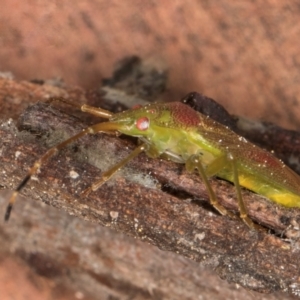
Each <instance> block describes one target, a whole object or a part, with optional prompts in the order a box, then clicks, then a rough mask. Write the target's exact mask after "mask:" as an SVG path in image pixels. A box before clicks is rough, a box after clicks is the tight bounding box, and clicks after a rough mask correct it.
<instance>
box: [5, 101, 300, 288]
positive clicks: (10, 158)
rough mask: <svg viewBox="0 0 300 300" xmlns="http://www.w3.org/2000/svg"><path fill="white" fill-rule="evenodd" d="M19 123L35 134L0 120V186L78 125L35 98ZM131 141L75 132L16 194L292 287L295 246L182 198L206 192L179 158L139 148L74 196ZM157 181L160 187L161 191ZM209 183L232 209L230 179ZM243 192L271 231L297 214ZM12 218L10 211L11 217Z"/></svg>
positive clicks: (227, 274)
mask: <svg viewBox="0 0 300 300" xmlns="http://www.w3.org/2000/svg"><path fill="white" fill-rule="evenodd" d="M19 126H21V127H23V126H25V127H26V128H27V130H30V131H32V132H34V133H35V134H37V133H40V134H41V138H40V137H39V136H34V135H29V134H28V133H17V134H16V132H15V131H14V129H13V128H10V126H9V125H8V124H6V125H3V126H2V127H1V132H0V134H1V137H2V138H1V146H0V149H1V151H2V156H1V162H0V163H1V166H2V173H1V174H5V175H4V176H3V175H1V177H0V179H1V184H2V185H4V186H6V187H10V186H11V184H12V183H13V185H14V186H15V184H16V183H17V182H19V181H20V179H21V178H22V177H23V176H24V174H25V173H24V171H25V170H26V169H27V168H28V167H29V166H30V164H32V162H33V161H34V160H35V159H36V158H37V157H39V156H40V155H41V154H42V153H43V152H44V151H45V150H46V149H47V148H49V146H50V144H53V143H54V141H55V143H57V142H58V141H59V140H61V139H63V138H65V137H66V136H69V135H71V134H74V133H75V132H78V131H79V130H80V128H82V127H83V126H84V125H83V124H81V123H80V122H79V121H78V120H77V119H75V118H72V117H70V116H68V115H65V114H64V113H62V112H60V111H58V110H57V109H56V108H53V107H51V106H49V105H48V104H44V103H39V104H36V105H34V106H31V107H30V108H29V109H28V110H26V111H25V112H24V114H23V115H22V117H21V118H20V121H19ZM133 147H134V145H133V144H132V143H130V142H128V141H124V140H120V139H119V138H116V137H112V136H108V135H97V136H91V137H86V138H83V139H82V140H81V141H78V143H76V146H73V147H70V148H69V149H67V150H65V151H62V153H61V154H59V155H57V156H56V157H55V158H53V159H51V160H50V162H49V163H48V164H47V165H45V166H44V167H43V168H42V169H41V172H40V173H39V174H38V179H36V180H32V181H31V182H30V184H28V187H27V188H26V189H25V191H24V195H25V196H27V197H30V198H34V199H38V200H42V201H43V202H46V203H48V204H50V205H52V206H55V207H57V208H63V209H64V210H66V211H67V212H68V213H70V214H72V215H76V216H78V217H83V218H84V219H86V220H88V221H92V222H98V223H100V224H101V225H105V226H109V227H113V228H115V229H116V230H118V231H122V232H125V233H127V234H129V235H131V236H134V237H136V238H141V239H143V240H145V241H147V242H149V243H151V244H153V245H155V246H158V247H159V248H161V249H164V250H169V251H173V252H176V253H179V254H181V255H184V256H186V257H188V258H191V259H194V260H196V261H200V262H205V264H206V265H209V266H211V267H213V268H214V269H215V270H216V271H217V272H218V274H220V275H221V276H222V278H224V279H227V280H228V281H231V282H236V283H239V284H241V285H243V286H245V287H247V288H250V289H253V290H257V291H261V292H267V291H268V292H270V291H276V290H280V289H283V290H288V291H290V292H292V293H295V290H296V289H297V287H298V285H297V284H298V282H297V280H295V278H297V277H300V274H299V271H298V268H297V261H298V258H297V257H298V256H299V253H297V251H296V252H295V251H294V250H295V249H294V245H293V244H289V243H288V242H287V241H284V240H282V239H280V238H279V237H275V236H274V235H271V234H265V233H260V232H253V231H250V230H249V229H248V228H247V227H246V226H245V225H244V224H243V223H242V222H241V221H240V220H239V219H237V220H231V219H229V218H227V217H223V216H219V215H218V214H217V213H216V212H214V211H212V210H211V208H210V207H209V208H207V207H206V206H205V208H204V207H203V205H202V204H203V202H202V201H199V202H198V201H197V203H196V202H191V201H186V200H184V199H186V198H191V197H197V198H198V199H199V200H203V199H204V200H206V201H207V193H206V191H205V188H204V186H203V184H202V183H201V181H200V179H199V177H198V176H197V175H190V174H187V173H186V172H185V170H184V169H183V167H182V166H180V165H177V164H174V163H170V162H166V161H160V160H157V159H156V160H153V159H148V158H146V156H145V155H141V156H140V157H139V158H138V159H136V160H135V161H134V162H132V163H131V164H130V165H129V166H128V168H126V170H125V171H123V172H122V173H121V174H120V175H119V176H116V178H115V179H113V180H111V181H110V182H109V183H107V184H105V185H104V186H103V187H102V188H101V189H99V190H98V191H97V192H95V193H91V194H90V195H89V197H88V198H83V197H81V195H80V193H81V191H82V190H83V189H84V188H86V187H88V186H89V185H90V184H91V183H92V182H93V180H94V179H96V178H98V177H99V175H100V170H99V168H100V169H101V170H103V169H106V168H107V167H108V165H109V164H113V163H114V161H116V160H119V159H120V158H121V157H123V156H124V155H126V154H127V153H129V152H130V150H131V149H133ZM108 162H109V163H108ZM93 164H94V165H96V166H97V167H95V166H93ZM12 166H13V169H12ZM3 171H4V172H3ZM145 179H146V180H145ZM149 185H150V187H149ZM160 185H161V186H165V188H164V189H163V190H161V188H160ZM212 185H213V188H214V189H216V190H217V191H218V192H217V194H218V197H219V198H220V200H221V201H222V203H223V204H224V205H225V206H226V207H228V208H236V203H235V200H234V199H235V195H234V187H233V186H232V185H231V184H229V183H225V182H221V181H219V180H212ZM243 196H244V198H245V199H246V202H247V204H248V205H249V208H250V213H251V216H252V217H253V218H254V219H256V220H258V221H259V222H260V223H262V224H264V225H268V226H270V227H272V228H273V229H275V230H278V231H280V230H283V229H284V228H285V226H286V225H287V224H286V223H287V220H291V219H292V218H294V220H297V215H298V213H299V211H298V210H286V209H283V208H279V207H277V206H275V205H273V204H271V203H270V202H269V201H267V200H265V199H262V198H261V197H259V196H258V195H254V194H253V193H250V192H244V193H243ZM16 205H18V203H17V204H16ZM13 213H15V212H14V211H13ZM16 218H18V217H17V216H16V215H15V216H14V217H13V220H12V221H11V222H13V221H14V219H16ZM278 262H280V263H278ZM279 283H280V284H279Z"/></svg>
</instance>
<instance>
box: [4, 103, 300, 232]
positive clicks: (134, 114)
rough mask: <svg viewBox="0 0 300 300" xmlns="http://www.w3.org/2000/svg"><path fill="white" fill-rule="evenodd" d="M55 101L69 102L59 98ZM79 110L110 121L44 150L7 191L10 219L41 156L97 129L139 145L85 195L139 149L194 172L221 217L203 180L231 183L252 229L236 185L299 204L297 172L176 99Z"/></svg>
mask: <svg viewBox="0 0 300 300" xmlns="http://www.w3.org/2000/svg"><path fill="white" fill-rule="evenodd" d="M56 100H57V101H62V102H66V103H68V101H66V100H64V99H56ZM69 104H70V103H69ZM80 109H81V110H82V111H83V112H87V113H90V114H93V115H96V116H98V117H101V118H106V119H108V120H109V121H108V122H102V123H98V124H96V125H93V126H90V127H88V128H86V129H84V130H83V131H81V132H80V133H78V134H77V135H75V136H73V137H71V138H69V139H67V140H65V141H64V142H62V143H60V144H59V145H57V146H55V147H53V148H51V149H49V150H48V151H47V152H46V153H45V154H44V155H43V156H42V157H41V158H40V159H38V160H37V161H36V162H35V163H34V165H33V166H32V167H31V169H30V170H29V171H28V174H27V176H26V177H25V178H24V179H23V181H22V182H21V183H20V184H19V186H18V187H17V188H16V190H15V191H14V193H13V194H12V196H11V198H10V201H9V204H8V207H7V210H6V214H5V220H8V219H9V216H10V212H11V209H12V206H13V204H14V202H15V199H16V197H17V195H18V193H19V192H20V190H21V189H22V188H23V187H24V186H25V185H26V183H27V182H28V180H29V179H30V178H31V176H33V175H34V174H35V173H36V172H37V171H38V169H39V168H40V167H41V166H42V165H43V164H44V163H45V161H46V160H48V159H49V158H50V157H51V156H53V155H55V154H56V153H57V152H58V151H59V150H61V149H62V148H64V147H66V146H67V145H68V144H70V143H72V142H74V141H75V140H77V139H79V138H80V137H82V136H84V135H86V134H94V133H97V132H119V133H122V134H125V135H129V136H134V137H138V138H139V139H140V141H141V144H140V145H139V146H138V147H137V148H136V149H135V150H134V151H133V152H132V153H131V154H130V155H129V156H128V157H126V158H125V159H123V160H122V161H120V162H119V163H118V164H116V165H114V166H113V167H112V168H111V169H109V170H108V171H106V172H104V173H103V174H102V176H101V179H100V180H98V181H96V182H95V183H93V184H92V185H91V187H90V188H88V189H87V190H86V191H84V194H85V195H87V194H88V193H90V192H92V191H96V190H97V189H98V188H99V187H100V186H101V185H102V184H103V183H105V182H106V181H107V180H109V179H110V178H111V177H112V176H113V175H114V174H115V173H116V172H117V171H118V170H119V169H120V168H122V167H123V166H124V165H126V164H127V163H128V162H129V161H130V160H132V159H133V158H134V157H136V156H137V155H139V154H140V153H141V152H143V151H144V152H146V154H147V155H148V156H149V157H152V158H156V157H160V156H163V157H164V158H167V159H169V160H171V161H174V162H176V163H182V164H185V166H186V169H187V170H188V171H190V172H194V171H195V170H197V171H198V173H199V175H200V176H201V178H202V180H203V182H204V184H205V185H206V188H207V191H208V194H209V198H210V202H211V204H212V205H213V206H214V207H215V208H216V209H217V210H218V211H219V212H220V213H221V214H223V215H225V214H230V213H229V212H227V210H226V209H225V208H224V207H223V206H222V205H220V204H219V203H218V200H217V198H216V195H215V193H214V191H213V190H212V188H211V185H210V183H209V181H208V178H210V177H212V176H215V175H216V176H218V177H220V178H223V179H226V180H228V181H230V182H233V183H234V185H235V187H236V195H237V199H238V205H239V210H240V216H241V218H242V219H243V221H244V222H245V223H246V224H247V225H248V226H249V227H250V228H256V225H255V224H254V223H253V221H252V220H251V219H250V218H249V217H248V214H247V208H246V207H245V205H244V202H243V198H242V195H241V188H240V187H241V186H242V187H245V188H247V189H249V190H251V191H254V192H256V193H257V194H260V195H263V196H265V197H267V198H269V199H270V200H272V201H274V202H276V203H279V204H281V205H283V206H286V207H300V177H298V175H297V174H296V173H294V172H293V171H292V170H291V169H289V168H288V167H287V166H286V165H285V164H284V163H283V162H282V161H280V160H278V159H277V158H275V157H274V156H273V155H272V154H271V153H270V152H267V151H265V150H263V149H261V148H259V147H257V146H255V145H253V144H251V143H250V142H248V141H247V140H246V139H245V138H243V137H242V136H239V135H237V134H236V133H234V132H233V131H231V130H230V129H228V128H227V127H225V126H224V125H221V124H220V123H218V122H216V121H214V120H212V119H210V118H209V117H208V116H205V115H202V114H200V113H198V112H196V111H195V110H193V109H192V108H191V107H189V106H187V105H185V104H183V103H181V102H171V103H155V104H149V105H146V106H144V107H134V108H132V109H129V110H127V111H124V112H121V113H116V114H113V113H111V112H109V111H106V110H103V109H101V108H96V107H92V106H88V105H82V106H80Z"/></svg>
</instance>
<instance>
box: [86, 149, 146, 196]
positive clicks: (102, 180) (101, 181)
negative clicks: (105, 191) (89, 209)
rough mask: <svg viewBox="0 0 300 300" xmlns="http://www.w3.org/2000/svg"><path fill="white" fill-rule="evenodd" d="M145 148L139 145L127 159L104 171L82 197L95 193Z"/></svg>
mask: <svg viewBox="0 0 300 300" xmlns="http://www.w3.org/2000/svg"><path fill="white" fill-rule="evenodd" d="M146 148H147V146H146V145H145V144H141V145H139V146H138V147H137V148H136V149H134V150H133V151H132V152H131V153H130V154H129V155H128V156H127V157H125V158H124V159H123V160H121V161H120V162H119V163H117V164H115V165H114V166H113V167H112V168H110V169H109V170H107V171H105V172H104V173H103V174H102V176H101V178H100V179H99V180H98V181H96V182H95V183H93V184H92V185H91V186H90V187H89V188H87V189H86V190H85V191H84V192H83V195H84V196H87V195H88V194H89V193H90V192H94V191H96V190H97V189H98V188H99V187H100V186H101V185H102V184H104V183H105V182H106V181H108V180H109V179H110V178H111V177H112V176H113V175H114V174H115V173H116V172H118V171H119V170H120V169H121V168H123V167H124V166H125V165H126V164H127V163H128V162H129V161H131V160H132V159H133V158H134V157H136V156H138V155H139V154H140V153H141V152H143V151H145V150H146Z"/></svg>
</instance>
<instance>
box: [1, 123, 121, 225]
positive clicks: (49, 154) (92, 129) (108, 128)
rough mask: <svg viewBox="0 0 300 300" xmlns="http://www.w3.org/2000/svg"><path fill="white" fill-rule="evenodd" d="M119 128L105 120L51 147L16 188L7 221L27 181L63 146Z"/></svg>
mask: <svg viewBox="0 0 300 300" xmlns="http://www.w3.org/2000/svg"><path fill="white" fill-rule="evenodd" d="M117 129H118V127H117V125H116V124H114V123H111V122H104V123H99V124H96V125H93V126H90V127H88V128H86V129H84V130H82V131H81V132H79V133H78V134H76V135H74V136H72V137H70V138H69V139H67V140H65V141H64V142H62V143H60V144H58V145H57V146H54V147H52V148H50V149H49V150H48V151H47V152H46V153H45V154H44V155H43V156H42V157H41V158H39V159H38V160H37V161H35V163H34V164H33V166H32V167H31V168H30V169H29V171H28V172H27V175H26V176H25V178H24V179H23V180H22V182H21V183H20V184H19V185H18V187H17V188H16V189H15V191H14V192H13V194H12V196H11V197H10V199H9V202H8V205H7V208H6V212H5V217H4V219H5V221H8V219H9V217H10V213H11V210H12V207H13V205H14V203H15V201H16V198H17V196H18V194H19V192H20V191H21V190H22V189H23V188H24V186H25V185H26V183H27V182H28V181H29V180H30V178H31V177H32V176H33V175H34V174H35V173H36V172H37V171H38V170H39V168H40V167H41V166H42V165H43V164H44V163H45V162H46V161H47V160H48V159H49V158H50V157H52V156H54V155H55V154H57V153H58V152H59V151H60V150H61V149H62V148H64V147H66V146H67V145H69V144H71V143H72V142H74V141H76V140H77V139H79V138H81V137H82V136H84V135H86V134H94V133H97V132H100V131H102V132H106V131H116V130H117Z"/></svg>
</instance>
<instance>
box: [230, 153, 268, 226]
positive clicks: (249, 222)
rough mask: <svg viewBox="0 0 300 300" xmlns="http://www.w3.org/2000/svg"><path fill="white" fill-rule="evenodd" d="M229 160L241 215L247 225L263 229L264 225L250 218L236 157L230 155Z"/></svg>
mask: <svg viewBox="0 0 300 300" xmlns="http://www.w3.org/2000/svg"><path fill="white" fill-rule="evenodd" d="M228 161H229V163H230V164H231V168H232V173H233V183H234V186H235V190H236V196H237V199H238V205H239V211H240V217H241V219H242V220H243V222H244V223H245V224H246V225H248V227H250V228H252V229H257V230H261V229H262V227H261V226H259V225H256V224H255V223H253V221H252V220H251V219H250V218H249V215H248V210H247V207H246V205H245V202H244V200H243V197H242V193H241V186H240V182H239V174H238V168H237V165H236V161H235V159H234V157H233V156H232V155H231V154H229V155H228Z"/></svg>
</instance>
